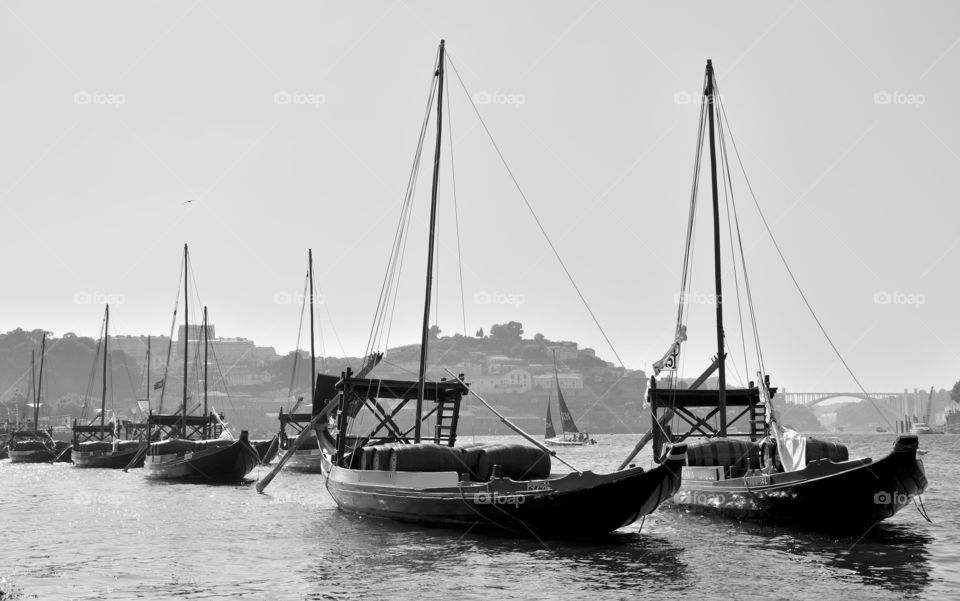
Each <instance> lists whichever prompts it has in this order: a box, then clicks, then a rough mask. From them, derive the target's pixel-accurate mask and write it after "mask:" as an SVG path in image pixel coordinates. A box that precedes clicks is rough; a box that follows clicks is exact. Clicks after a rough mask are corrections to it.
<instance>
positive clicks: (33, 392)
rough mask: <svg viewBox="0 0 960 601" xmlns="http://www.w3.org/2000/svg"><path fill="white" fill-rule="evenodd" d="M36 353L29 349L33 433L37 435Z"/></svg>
mask: <svg viewBox="0 0 960 601" xmlns="http://www.w3.org/2000/svg"><path fill="white" fill-rule="evenodd" d="M36 354H37V351H35V350H34V349H30V397H31V399H30V400H31V401H33V433H34V435H36V434H37V370H36V359H35V357H36Z"/></svg>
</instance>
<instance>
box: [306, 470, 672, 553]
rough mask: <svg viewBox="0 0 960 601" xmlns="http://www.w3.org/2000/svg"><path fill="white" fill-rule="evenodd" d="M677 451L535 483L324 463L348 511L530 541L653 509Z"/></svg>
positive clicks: (624, 521) (604, 528)
mask: <svg viewBox="0 0 960 601" xmlns="http://www.w3.org/2000/svg"><path fill="white" fill-rule="evenodd" d="M682 463H683V460H682V454H680V455H677V456H676V457H675V458H671V459H670V460H668V461H666V462H665V463H664V464H662V465H660V466H657V467H656V468H654V469H652V470H649V471H644V470H643V469H642V468H631V469H627V470H622V471H619V472H615V473H612V474H594V473H593V472H582V473H572V474H567V475H561V476H555V477H550V478H547V479H543V480H529V481H515V480H510V479H507V478H494V479H492V480H491V481H489V482H459V481H458V475H457V474H456V473H455V472H387V471H364V470H351V469H345V468H341V467H335V466H331V465H330V464H329V462H327V463H325V467H326V470H327V475H328V478H327V483H326V484H327V486H326V487H327V490H328V491H329V493H330V495H331V496H332V497H333V499H334V501H335V502H336V503H337V505H338V506H339V507H340V508H341V509H343V510H346V511H350V512H353V513H358V514H363V515H368V516H374V517H380V518H389V519H393V520H398V521H403V522H410V523H416V524H420V525H426V526H439V527H464V528H470V529H475V528H479V529H482V530H486V531H491V532H494V533H498V534H506V535H517V536H521V537H536V538H583V537H595V536H601V535H604V534H607V533H610V532H612V531H614V530H616V529H618V528H621V527H623V526H626V525H629V524H631V523H633V522H634V521H636V520H637V519H639V518H640V517H641V516H644V515H648V514H649V513H651V512H653V511H654V510H655V509H656V508H657V507H658V506H659V505H660V504H661V503H662V502H664V501H665V500H667V499H669V498H670V497H672V496H673V494H674V493H675V492H676V491H677V490H678V489H679V487H680V469H681V467H682Z"/></svg>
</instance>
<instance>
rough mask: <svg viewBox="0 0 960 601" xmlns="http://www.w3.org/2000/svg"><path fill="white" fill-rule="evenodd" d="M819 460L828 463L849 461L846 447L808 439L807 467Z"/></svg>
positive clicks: (837, 443)
mask: <svg viewBox="0 0 960 601" xmlns="http://www.w3.org/2000/svg"><path fill="white" fill-rule="evenodd" d="M820 459H829V460H830V461H847V460H848V459H850V452H849V451H848V450H847V447H846V445H844V444H842V443H839V442H830V441H827V440H819V439H817V438H812V437H808V438H807V465H809V464H810V463H812V462H814V461H818V460H820Z"/></svg>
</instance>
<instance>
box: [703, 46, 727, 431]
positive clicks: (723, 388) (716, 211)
mask: <svg viewBox="0 0 960 601" xmlns="http://www.w3.org/2000/svg"><path fill="white" fill-rule="evenodd" d="M713 93H714V89H713V61H711V60H710V59H707V88H706V89H705V90H704V91H703V95H704V96H705V97H706V98H707V115H708V116H709V119H708V120H709V122H710V182H711V183H712V185H713V189H712V191H713V273H714V280H715V284H716V294H717V361H718V363H719V365H720V370H719V378H718V382H717V389H718V392H719V396H718V398H719V404H718V407H719V413H720V436H726V435H727V373H726V369H725V368H724V356H723V286H722V282H721V273H720V271H721V270H720V260H721V257H720V200H719V191H718V190H717V151H716V142H715V141H714V133H713V129H714V125H713V110H714V96H713Z"/></svg>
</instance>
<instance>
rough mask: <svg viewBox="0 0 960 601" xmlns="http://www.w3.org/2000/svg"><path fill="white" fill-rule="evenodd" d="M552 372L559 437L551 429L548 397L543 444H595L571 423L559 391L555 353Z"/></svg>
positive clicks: (562, 445)
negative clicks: (558, 408)
mask: <svg viewBox="0 0 960 601" xmlns="http://www.w3.org/2000/svg"><path fill="white" fill-rule="evenodd" d="M553 372H554V382H555V385H556V389H557V405H558V406H559V407H560V431H561V435H560V436H557V431H556V430H555V429H554V427H553V419H551V417H550V400H551V399H550V397H547V420H546V432H544V435H543V442H545V443H547V444H548V445H550V446H554V447H582V446H585V445H592V444H597V441H596V440H595V439H594V438H592V437H591V436H590V434H588V433H587V432H581V431H580V430H579V428H577V424H576V422H574V421H573V415H572V414H571V413H570V409H569V408H568V407H567V402H566V400H564V398H563V391H562V390H560V375H559V373H558V372H557V353H556V351H554V353H553Z"/></svg>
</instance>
